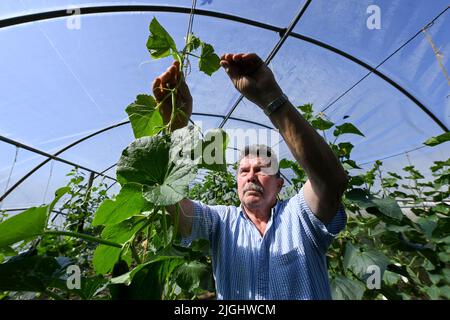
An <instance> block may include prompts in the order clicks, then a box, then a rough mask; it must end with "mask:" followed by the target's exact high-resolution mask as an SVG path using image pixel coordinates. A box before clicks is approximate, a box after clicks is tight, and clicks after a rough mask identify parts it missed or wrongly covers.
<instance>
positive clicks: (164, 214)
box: [161, 207, 167, 247]
mask: <svg viewBox="0 0 450 320" xmlns="http://www.w3.org/2000/svg"><path fill="white" fill-rule="evenodd" d="M161 211H162V226H163V243H164V247H165V246H166V244H167V221H166V208H164V207H161Z"/></svg>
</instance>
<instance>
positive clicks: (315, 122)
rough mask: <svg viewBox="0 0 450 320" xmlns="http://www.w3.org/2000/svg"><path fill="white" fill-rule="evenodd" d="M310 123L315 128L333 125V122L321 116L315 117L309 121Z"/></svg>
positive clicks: (326, 127)
mask: <svg viewBox="0 0 450 320" xmlns="http://www.w3.org/2000/svg"><path fill="white" fill-rule="evenodd" d="M311 125H312V126H313V128H314V129H316V130H328V129H330V128H331V127H332V126H333V125H334V123H333V122H331V121H327V120H325V119H322V118H315V119H313V120H312V121H311Z"/></svg>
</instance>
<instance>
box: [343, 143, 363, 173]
mask: <svg viewBox="0 0 450 320" xmlns="http://www.w3.org/2000/svg"><path fill="white" fill-rule="evenodd" d="M352 147H353V146H352ZM342 163H343V164H344V168H345V169H361V167H359V166H358V165H357V164H356V162H355V161H353V160H349V159H348V160H345V161H343V162H342Z"/></svg>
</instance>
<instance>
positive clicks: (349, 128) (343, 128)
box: [333, 122, 364, 137]
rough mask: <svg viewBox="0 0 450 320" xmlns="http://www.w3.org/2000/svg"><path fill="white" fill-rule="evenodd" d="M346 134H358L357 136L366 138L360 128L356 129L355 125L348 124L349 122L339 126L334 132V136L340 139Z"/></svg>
mask: <svg viewBox="0 0 450 320" xmlns="http://www.w3.org/2000/svg"><path fill="white" fill-rule="evenodd" d="M344 133H351V134H357V135H360V136H363V137H364V134H363V133H362V132H361V131H359V129H358V128H356V127H355V126H354V125H353V124H351V123H348V122H347V123H343V124H341V125H339V126H336V129H335V130H334V132H333V135H334V136H335V137H338V136H340V135H342V134H344Z"/></svg>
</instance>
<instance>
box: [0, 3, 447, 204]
mask: <svg viewBox="0 0 450 320" xmlns="http://www.w3.org/2000/svg"><path fill="white" fill-rule="evenodd" d="M118 4H157V5H172V6H180V7H186V8H190V6H191V1H182V0H177V1H133V2H126V1H95V2H94V1H61V0H58V1H56V0H54V1H39V0H32V1H31V0H30V1H26V0H3V1H1V2H0V20H1V19H6V18H9V17H14V16H18V15H22V14H30V13H36V12H42V11H50V10H56V9H63V8H72V7H77V6H88V5H118ZM302 4H303V1H267V0H264V1H261V0H251V1H238V0H227V1H219V0H199V1H197V8H199V9H203V10H210V11H217V12H224V13H227V14H231V15H236V16H242V17H245V18H248V19H253V20H257V21H260V22H264V23H267V24H272V25H275V26H277V27H282V28H284V27H287V26H288V25H289V23H290V21H291V20H292V19H293V17H294V16H295V15H296V14H297V12H298V11H299V9H300V8H301V5H302ZM370 5H377V6H378V7H379V9H380V18H381V20H380V29H373V30H371V29H369V28H368V27H367V19H368V18H369V17H370V16H371V14H370V13H368V12H367V9H368V7H369V6H370ZM446 6H448V1H444V0H433V1H427V0H393V1H388V0H385V1H367V0H359V1H356V0H345V1H338V0H328V1H323V0H322V1H320V0H313V1H312V3H311V5H310V6H309V8H308V9H307V11H306V13H305V14H304V16H303V17H302V19H301V20H300V21H299V23H298V24H297V25H296V27H295V28H294V32H296V33H300V34H302V35H305V36H308V37H311V38H314V39H316V40H319V41H322V42H324V43H327V44H329V45H331V46H334V47H336V48H338V49H340V50H344V51H346V52H348V53H349V54H352V55H354V56H355V57H357V58H358V59H360V60H362V61H364V62H366V63H368V64H370V65H372V66H375V65H377V64H378V63H380V62H381V61H383V59H384V58H386V57H387V56H388V55H389V54H390V53H391V52H393V51H394V50H396V49H397V48H398V47H399V46H400V45H402V44H403V43H404V42H405V41H407V40H408V39H409V38H410V37H411V36H413V35H414V34H415V33H416V32H417V31H418V30H420V29H421V28H423V27H424V26H425V25H426V24H427V23H428V22H429V21H430V20H431V19H432V18H433V17H435V16H436V15H437V14H438V13H439V12H441V11H442V10H443V9H445V8H446ZM153 17H156V18H157V19H158V20H159V21H160V23H161V24H162V25H163V26H164V27H165V28H166V29H167V30H168V31H169V33H170V34H171V35H172V36H173V38H174V39H175V41H176V43H177V45H178V46H179V47H182V46H183V41H184V37H185V34H186V30H187V25H188V19H189V16H188V15H186V14H176V13H160V12H156V13H152V12H145V13H136V12H135V13H114V14H97V15H84V16H81V17H80V20H79V22H80V28H75V29H73V28H72V29H71V28H70V26H73V24H71V23H73V21H74V20H73V19H72V20H70V19H67V18H59V19H51V20H45V21H39V22H33V23H27V24H22V25H16V26H12V27H6V28H1V29H0V43H2V48H4V49H3V50H1V51H0V96H1V97H2V99H1V101H0V134H1V135H2V136H5V137H8V138H11V139H15V140H17V141H20V142H22V143H25V144H28V145H30V146H33V147H36V148H39V149H41V150H44V151H46V152H48V153H52V152H55V151H57V150H59V149H61V148H62V147H64V146H66V145H67V144H69V143H71V142H73V141H75V140H77V139H79V138H82V137H83V136H85V135H87V134H89V133H92V132H94V131H96V130H99V129H101V128H104V127H106V126H109V125H112V124H115V123H119V122H121V121H124V120H126V119H127V115H126V113H125V111H124V109H125V107H126V106H127V105H128V104H129V103H131V102H133V101H134V98H135V96H136V95H137V94H141V93H150V85H151V83H152V80H153V78H154V77H156V76H157V75H159V74H160V73H161V72H163V71H164V70H165V69H166V68H167V66H168V65H169V64H170V63H171V61H170V59H165V60H159V61H153V60H151V59H150V56H149V54H148V51H147V49H146V47H145V43H146V40H147V37H148V33H149V32H148V25H149V23H150V21H151V19H152V18H153ZM449 29H450V10H447V12H446V13H445V14H444V15H442V16H441V17H440V18H439V20H437V21H436V22H435V23H434V25H433V26H431V27H430V29H429V30H428V33H429V35H430V36H431V38H432V40H433V42H434V44H435V45H436V47H437V48H438V49H439V50H440V52H441V53H442V59H443V65H444V67H445V68H446V69H447V71H450V60H449V56H450V41H449V40H450V39H449V33H448V31H447V30H449ZM446 31H447V32H446ZM193 32H194V33H195V34H196V35H197V36H199V37H200V38H201V39H202V40H203V41H205V42H208V43H211V44H212V45H213V46H214V47H215V50H216V52H217V53H218V54H219V55H220V54H222V53H226V52H256V53H258V54H259V55H260V56H261V57H263V58H265V57H267V56H268V54H269V53H270V51H271V50H272V48H273V47H274V46H275V44H276V43H277V41H278V40H279V35H278V34H277V33H274V32H272V31H268V30H262V29H258V28H255V27H252V26H248V25H245V24H241V23H237V22H233V21H228V20H223V19H215V18H209V17H205V16H195V17H194V25H193ZM270 67H271V69H272V70H273V72H274V74H275V76H276V78H277V80H278V81H279V84H280V86H281V87H282V89H283V90H284V92H285V93H286V94H287V95H288V96H289V98H290V100H291V101H292V102H293V104H294V105H302V104H304V103H313V105H314V110H315V111H317V112H319V111H322V110H324V108H325V107H326V106H328V104H330V103H331V102H332V101H333V100H335V99H336V98H337V97H339V96H340V95H341V94H342V93H343V92H345V91H346V90H347V89H348V88H350V87H351V86H352V85H353V84H354V83H355V82H356V81H358V80H359V79H360V78H361V77H363V76H364V75H365V74H366V73H367V70H366V69H364V68H362V67H361V66H359V65H357V64H355V63H354V62H352V61H350V60H348V59H346V58H344V57H342V56H339V55H337V54H335V53H332V52H330V51H328V50H326V49H323V48H320V47H318V46H315V45H313V44H311V43H308V42H305V41H301V40H298V39H293V38H289V39H287V40H286V42H285V43H284V44H283V46H282V47H281V49H280V51H279V52H278V53H277V55H276V56H275V58H274V59H273V60H272V62H271V63H270ZM379 70H380V71H381V72H383V73H384V74H386V75H388V76H389V77H391V78H392V79H393V80H394V81H396V82H397V83H399V84H400V85H402V86H403V87H404V88H405V89H406V90H408V91H409V92H410V93H412V94H413V95H414V96H416V97H417V98H418V99H419V100H420V101H421V102H422V103H423V104H424V105H425V106H427V107H428V108H429V109H430V110H431V112H433V113H434V114H435V115H436V117H438V118H439V119H440V120H441V121H442V122H443V123H444V124H445V125H446V126H447V127H450V90H449V84H448V83H447V81H446V79H445V76H444V73H443V72H442V70H441V69H440V67H439V64H438V61H437V59H436V56H435V54H434V53H433V50H432V48H431V46H430V43H429V42H428V41H427V38H426V37H425V35H424V34H423V33H421V34H420V35H419V36H417V37H416V38H415V39H414V40H413V41H411V42H410V43H409V44H408V45H407V46H406V47H404V48H403V49H402V50H401V51H399V52H398V53H397V54H396V55H394V56H393V57H392V58H391V59H390V60H388V61H387V62H386V63H385V64H383V65H382V66H381V67H380V69H379ZM188 84H189V86H190V89H191V93H192V96H193V98H194V112H199V113H207V114H213V115H224V114H226V113H227V112H228V111H229V109H230V108H231V106H232V105H233V103H234V102H235V101H236V99H237V98H238V97H239V95H238V93H237V92H236V90H234V88H233V86H232V84H231V83H230V81H229V80H228V78H227V76H226V75H225V73H224V72H223V71H222V70H219V71H218V72H217V73H215V74H214V75H213V76H212V77H211V78H210V77H208V76H206V75H204V74H200V73H199V72H198V67H197V65H196V62H195V61H192V72H191V74H190V75H189V76H188ZM325 115H326V116H327V117H328V118H329V119H330V120H331V121H333V122H335V123H336V124H341V123H344V122H346V121H349V122H352V123H353V124H355V125H356V126H357V127H358V128H359V129H360V130H361V131H362V132H363V133H364V135H365V137H359V136H344V137H343V141H344V140H345V141H350V142H352V143H353V144H354V145H355V148H354V151H353V158H354V159H355V160H356V161H357V162H358V163H360V164H364V166H363V167H364V168H367V167H370V166H371V165H372V163H373V161H375V160H377V159H383V158H387V159H386V160H384V164H385V170H386V171H396V172H399V171H401V168H403V167H404V166H406V165H408V164H409V162H410V161H411V162H412V163H413V164H415V165H416V166H417V167H419V168H421V169H425V168H428V167H429V166H430V165H431V164H432V162H433V161H436V160H444V159H447V158H449V156H450V148H449V147H448V143H447V144H443V145H441V146H438V147H434V148H422V149H418V150H415V151H411V152H409V153H408V154H407V155H408V156H406V155H405V154H403V155H401V156H394V155H396V154H399V153H403V152H405V151H408V150H414V149H416V148H418V147H420V146H422V145H423V144H422V143H423V142H424V141H425V140H427V139H428V138H429V137H431V136H435V135H438V134H441V133H443V131H442V129H441V128H439V126H437V125H436V124H435V123H434V122H433V121H432V120H431V119H430V118H429V117H428V116H427V115H426V114H425V113H424V112H423V111H422V110H420V109H419V108H418V107H417V106H416V105H415V104H414V103H412V102H411V101H410V100H409V99H408V98H407V97H405V96H404V95H403V94H402V93H400V92H399V91H398V90H396V89H395V88H394V87H392V86H391V85H390V84H388V83H387V82H385V81H384V80H382V79H380V78H379V77H378V76H376V75H373V74H372V75H370V76H369V77H367V78H366V79H365V80H364V81H363V82H361V83H360V84H359V85H358V86H356V87H355V88H354V89H352V90H351V91H350V92H349V93H348V94H346V95H345V96H343V97H342V99H340V100H339V101H338V102H337V103H335V104H333V105H332V106H331V107H330V108H328V109H327V110H326V111H325ZM232 117H235V118H238V119H243V120H251V121H256V122H259V123H261V124H264V125H266V126H272V125H271V123H270V120H269V119H268V118H267V117H265V116H264V114H263V112H262V111H261V110H259V109H258V108H257V107H256V106H254V105H252V104H251V103H250V102H249V101H247V100H245V99H244V100H243V102H241V103H240V104H239V106H238V107H237V108H236V110H235V111H234V112H233V114H232ZM344 117H346V119H344ZM193 119H194V120H195V121H197V122H200V121H201V123H202V125H203V128H204V129H205V130H207V129H210V128H214V127H217V126H218V125H219V124H220V121H221V119H220V118H216V117H205V116H194V117H193ZM224 128H225V129H228V130H234V129H249V128H254V129H260V128H261V127H259V126H257V125H249V124H245V123H244V122H242V121H235V120H230V121H228V122H227V124H226V125H225V127H224ZM132 140H133V135H132V130H131V127H130V126H129V125H124V126H121V127H118V128H116V129H113V130H109V131H107V132H105V133H103V134H100V135H98V136H96V137H95V138H92V139H89V140H88V141H86V142H83V143H81V144H79V145H77V146H76V147H74V148H72V149H70V150H68V151H66V152H64V153H63V154H61V155H60V156H61V157H62V158H64V159H67V160H70V161H73V162H76V163H79V164H81V165H83V166H86V167H89V168H91V169H94V170H98V171H101V170H103V169H105V168H107V167H109V166H110V165H113V164H114V163H115V162H117V160H118V158H119V156H120V153H121V150H122V149H123V148H125V147H126V146H127V145H128V144H129V143H130V142H131V141H132ZM273 143H277V142H275V140H274V141H273ZM279 148H280V158H283V157H286V158H290V159H291V158H292V155H291V154H290V152H289V150H288V148H287V147H286V145H285V144H284V142H281V143H280V144H279ZM15 155H16V148H15V147H13V146H10V145H7V144H5V143H1V142H0V194H1V193H3V191H4V190H6V188H7V187H8V186H11V185H12V184H13V183H14V182H15V181H17V180H18V179H20V177H22V176H23V175H24V174H25V173H26V172H28V171H29V170H30V169H31V168H33V167H34V166H36V165H37V164H38V163H40V162H41V161H42V160H44V158H43V157H42V156H39V155H35V154H33V153H31V152H28V151H26V150H23V149H21V150H19V151H18V153H17V157H15ZM393 156H394V157H393ZM13 164H14V167H13V170H11V168H12V165H13ZM70 169H71V167H70V166H68V165H65V164H61V163H58V162H55V161H52V162H50V163H49V164H47V165H45V166H44V167H42V168H41V169H40V170H39V171H38V172H36V173H35V174H34V175H32V176H31V177H30V178H29V179H28V180H27V181H26V182H25V183H24V184H23V185H21V186H20V187H19V188H18V189H17V190H16V191H14V192H13V193H12V194H11V195H10V196H8V197H7V198H6V199H5V201H4V202H3V203H2V204H1V206H2V207H3V208H11V207H22V206H31V205H38V204H41V203H43V202H48V201H49V200H51V195H52V193H53V191H54V190H55V189H56V188H57V187H59V186H61V185H64V184H65V182H66V181H67V178H66V177H65V174H66V173H67V172H69V170H70ZM11 172H12V173H11ZM10 173H11V174H10ZM108 174H110V175H112V176H114V168H113V169H111V170H110V171H109V172H108ZM113 190H114V189H113Z"/></svg>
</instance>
